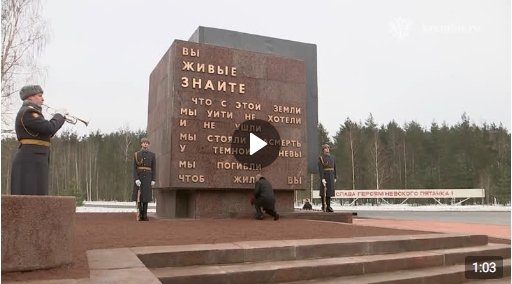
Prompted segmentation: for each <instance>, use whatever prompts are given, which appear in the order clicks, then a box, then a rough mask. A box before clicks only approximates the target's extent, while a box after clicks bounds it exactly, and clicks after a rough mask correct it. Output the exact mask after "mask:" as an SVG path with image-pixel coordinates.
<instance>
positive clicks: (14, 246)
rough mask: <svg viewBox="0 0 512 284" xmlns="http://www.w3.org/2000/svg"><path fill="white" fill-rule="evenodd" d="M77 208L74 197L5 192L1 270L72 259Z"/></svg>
mask: <svg viewBox="0 0 512 284" xmlns="http://www.w3.org/2000/svg"><path fill="white" fill-rule="evenodd" d="M75 211H76V199H75V197H68V196H36V195H2V272H14V271H31V270H38V269H48V268H53V267H57V266H61V265H65V264H69V263H71V262H72V260H73V256H72V248H73V236H74V222H75Z"/></svg>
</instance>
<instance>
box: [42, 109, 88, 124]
mask: <svg viewBox="0 0 512 284" xmlns="http://www.w3.org/2000/svg"><path fill="white" fill-rule="evenodd" d="M43 106H45V107H46V112H48V114H49V115H55V113H56V112H57V110H56V109H54V108H52V107H51V106H49V105H45V104H43ZM65 119H66V122H67V123H71V124H76V123H77V122H78V121H80V122H82V123H83V124H85V126H87V125H89V120H85V119H81V118H79V117H77V116H74V115H71V114H67V115H66V118H65Z"/></svg>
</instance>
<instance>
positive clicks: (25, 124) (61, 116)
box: [11, 85, 68, 195]
mask: <svg viewBox="0 0 512 284" xmlns="http://www.w3.org/2000/svg"><path fill="white" fill-rule="evenodd" d="M20 98H21V100H22V101H23V104H22V105H21V108H20V110H19V111H18V114H17V115H16V120H15V126H14V127H15V131H16V138H17V139H18V141H19V145H18V149H17V150H16V154H15V155H14V159H13V161H12V170H11V194H13V195H48V180H49V178H48V177H49V160H50V139H51V138H52V137H53V136H54V135H55V133H57V131H59V129H60V128H61V127H62V125H63V124H64V122H65V121H66V117H65V116H66V115H67V114H68V112H67V110H66V109H65V108H61V109H58V110H56V112H55V114H54V115H53V117H52V118H51V119H50V120H46V119H45V118H44V116H43V113H42V112H41V110H42V105H43V102H44V98H43V89H42V88H41V86H39V85H28V86H24V87H23V88H21V90H20Z"/></svg>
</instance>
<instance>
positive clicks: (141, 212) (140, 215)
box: [137, 202, 144, 221]
mask: <svg viewBox="0 0 512 284" xmlns="http://www.w3.org/2000/svg"><path fill="white" fill-rule="evenodd" d="M137 207H138V210H139V212H138V213H139V215H138V217H137V221H142V219H143V218H144V212H143V208H144V207H143V206H142V202H139V204H138V205H137Z"/></svg>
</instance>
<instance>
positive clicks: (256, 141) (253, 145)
mask: <svg viewBox="0 0 512 284" xmlns="http://www.w3.org/2000/svg"><path fill="white" fill-rule="evenodd" d="M249 143H250V144H249V155H253V154H254V153H256V152H258V151H259V150H260V149H261V148H263V147H265V146H267V142H265V141H263V140H261V139H260V138H258V136H256V135H254V134H252V133H249Z"/></svg>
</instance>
